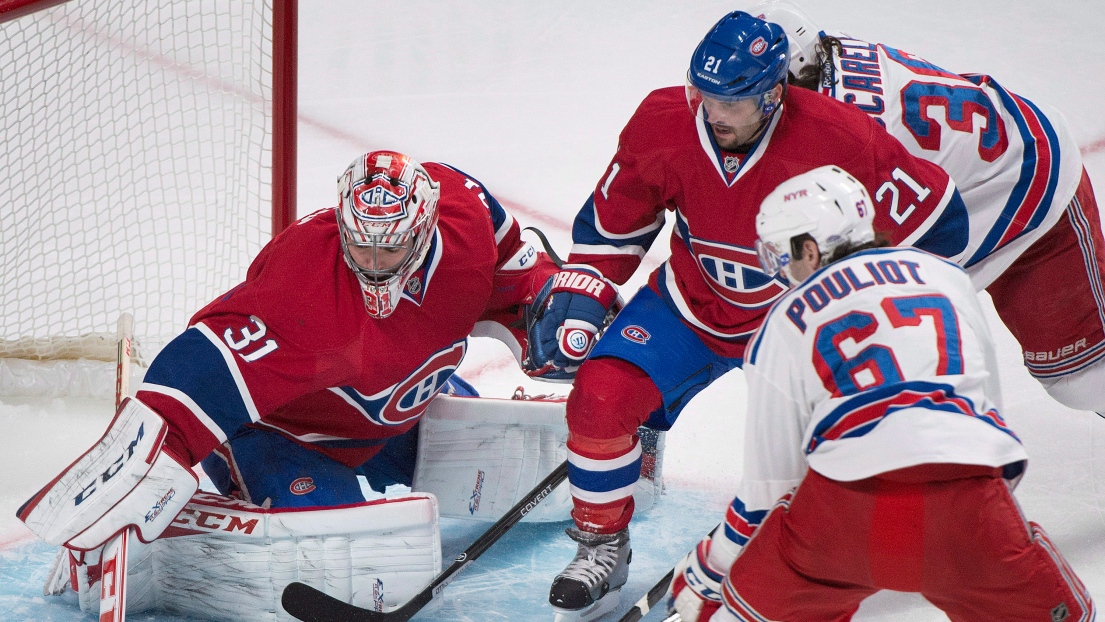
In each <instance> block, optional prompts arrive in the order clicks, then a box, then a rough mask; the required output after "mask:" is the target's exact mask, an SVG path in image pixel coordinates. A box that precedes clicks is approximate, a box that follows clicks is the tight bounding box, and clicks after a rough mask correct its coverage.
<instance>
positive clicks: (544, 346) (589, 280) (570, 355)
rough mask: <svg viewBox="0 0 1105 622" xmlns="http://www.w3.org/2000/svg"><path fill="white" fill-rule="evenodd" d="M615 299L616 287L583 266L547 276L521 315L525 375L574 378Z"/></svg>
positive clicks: (591, 269)
mask: <svg viewBox="0 0 1105 622" xmlns="http://www.w3.org/2000/svg"><path fill="white" fill-rule="evenodd" d="M617 298H618V288H617V286H616V285H614V283H612V282H611V281H609V280H607V279H606V278H605V277H603V276H602V275H601V274H599V272H598V271H596V270H594V269H593V268H590V267H588V266H583V265H571V264H569V265H567V266H564V268H563V269H562V270H561V271H560V272H558V273H556V274H554V275H553V276H552V277H550V278H549V280H548V281H546V283H545V286H544V287H542V288H541V291H540V292H538V294H537V298H536V299H535V300H534V302H533V305H532V306H531V313H530V317H527V318H526V335H527V337H528V340H529V351H528V353H527V357H526V360H525V361H523V364H522V367H523V369H524V370H525V372H526V374H528V375H529V376H531V377H533V378H536V379H538V380H547V381H550V382H571V381H572V380H573V379H575V373H576V370H578V369H579V366H580V364H582V363H583V360H584V359H585V358H587V354H588V353H589V352H590V351H591V347H592V346H593V345H594V344H595V339H596V337H597V335H598V333H599V331H600V330H601V329H602V327H603V326H604V325H605V324H606V316H607V313H608V312H609V311H610V309H611V308H612V307H613V306H614V303H615V301H616V300H617Z"/></svg>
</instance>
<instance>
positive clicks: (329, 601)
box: [280, 581, 388, 622]
mask: <svg viewBox="0 0 1105 622" xmlns="http://www.w3.org/2000/svg"><path fill="white" fill-rule="evenodd" d="M280 604H281V605H283V607H284V611H287V612H288V613H290V614H292V615H293V616H295V617H296V618H298V619H300V620H303V622H380V621H382V620H387V619H388V618H387V617H386V616H385V614H383V613H380V612H378V611H367V610H365V609H361V608H360V607H356V606H354V605H350V604H349V603H346V602H342V601H340V600H338V599H336V598H334V597H333V596H330V595H329V594H326V593H324V592H321V591H319V590H316V589H315V588H313V587H311V586H309V585H307V584H305V583H300V582H299V581H293V582H291V583H289V584H288V586H287V587H285V588H284V593H283V594H281V595H280Z"/></svg>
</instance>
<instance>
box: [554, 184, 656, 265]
mask: <svg viewBox="0 0 1105 622" xmlns="http://www.w3.org/2000/svg"><path fill="white" fill-rule="evenodd" d="M596 218H597V216H596V213H595V193H593V192H592V193H591V196H589V197H587V202H586V203H584V204H583V208H582V209H580V210H579V213H578V214H576V219H575V222H574V223H572V243H573V244H581V245H587V246H599V245H605V246H613V247H615V248H625V247H629V246H640V247H642V248H644V249H645V251H646V252H647V251H648V249H649V248H652V243H653V242H654V241H655V240H656V236H658V235H660V231H661V229H662V227H658V226H654V225H653V224H649V225H648V226H647V227H645V228H644V231H645V232H644V233H642V234H640V235H635V236H630V237H618V238H616V239H615V238H608V237H606V236H604V235H603V234H602V233H600V232H599V230H598V226H597V225H596Z"/></svg>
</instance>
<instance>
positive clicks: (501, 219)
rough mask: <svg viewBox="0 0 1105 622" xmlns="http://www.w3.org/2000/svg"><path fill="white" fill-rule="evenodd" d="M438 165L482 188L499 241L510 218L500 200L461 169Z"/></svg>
mask: <svg viewBox="0 0 1105 622" xmlns="http://www.w3.org/2000/svg"><path fill="white" fill-rule="evenodd" d="M438 164H441V165H442V166H445V167H448V168H451V169H453V170H454V171H456V172H458V173H460V174H461V175H464V176H465V177H466V178H468V179H469V180H471V181H473V182H475V183H476V185H478V186H479V187H480V192H482V193H483V197H482V198H483V199H484V203H485V204H486V205H487V210H488V212H489V213H490V214H491V226H492V227H493V228H494V230H495V237H496V239H498V237H499V229H500V228H502V226H503V223H505V222H506V221H507V218H508V216H507V213H506V210H505V209H503V206H502V205H501V204H500V203H499V200H498V199H496V198H495V196H494V195H492V194H491V193H490V192H488V191H487V186H485V185H483V182H481V181H480V180H478V179H476V178H475V177H472V176H471V175H469V174H468V173H465V172H464V171H462V170H460V169H459V168H457V167H455V166H453V165H451V164H445V163H443V162H438Z"/></svg>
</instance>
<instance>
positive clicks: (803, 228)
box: [756, 165, 875, 285]
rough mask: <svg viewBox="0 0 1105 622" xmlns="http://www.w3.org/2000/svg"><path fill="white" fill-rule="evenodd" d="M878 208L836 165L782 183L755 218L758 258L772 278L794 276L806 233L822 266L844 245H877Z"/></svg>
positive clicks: (792, 280) (794, 282)
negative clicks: (796, 250)
mask: <svg viewBox="0 0 1105 622" xmlns="http://www.w3.org/2000/svg"><path fill="white" fill-rule="evenodd" d="M874 205H875V204H874V203H873V202H872V201H871V196H870V195H869V194H867V189H866V188H864V187H863V184H861V183H859V181H857V180H856V178H855V177H852V176H851V175H849V174H848V173H847V172H845V171H844V170H843V169H841V168H840V167H838V166H832V165H829V166H822V167H821V168H816V169H814V170H812V171H808V172H806V173H802V174H801V175H797V176H795V177H792V178H790V179H788V180H787V181H784V182H783V183H781V184H779V186H778V187H776V188H775V190H773V191H772V192H771V194H769V195H767V197H766V198H764V200H763V202H762V203H761V204H760V212H759V214H757V215H756V235H758V236H759V240H757V241H756V253H757V254H758V255H759V258H760V266H761V267H762V268H763V270H764V272H766V273H767V274H768V275H770V276H775V275H776V274H782V275H783V276H784V277H786V279H787V281H789V282H790V284H791V285H798V284H799V283H800V282H799V281H796V280H795V279H794V278H793V276H792V275H791V272H790V263H791V254H790V253H791V244H790V240H791V238H793V237H794V236H797V235H801V234H803V233H808V234H810V236H812V237H813V239H814V240H815V241H816V242H817V248H818V249H819V250H820V251H821V261H822V265H824V263H825V261H826V260H827V259H828V257H829V256H830V255H831V254H832V252H833V251H834V250H836V249H837V248H839V247H840V246H842V245H844V244H851V245H853V246H859V245H862V244H867V243H870V242H874V241H875V230H874V228H873V227H872V222H873V221H874V219H875V211H874Z"/></svg>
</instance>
